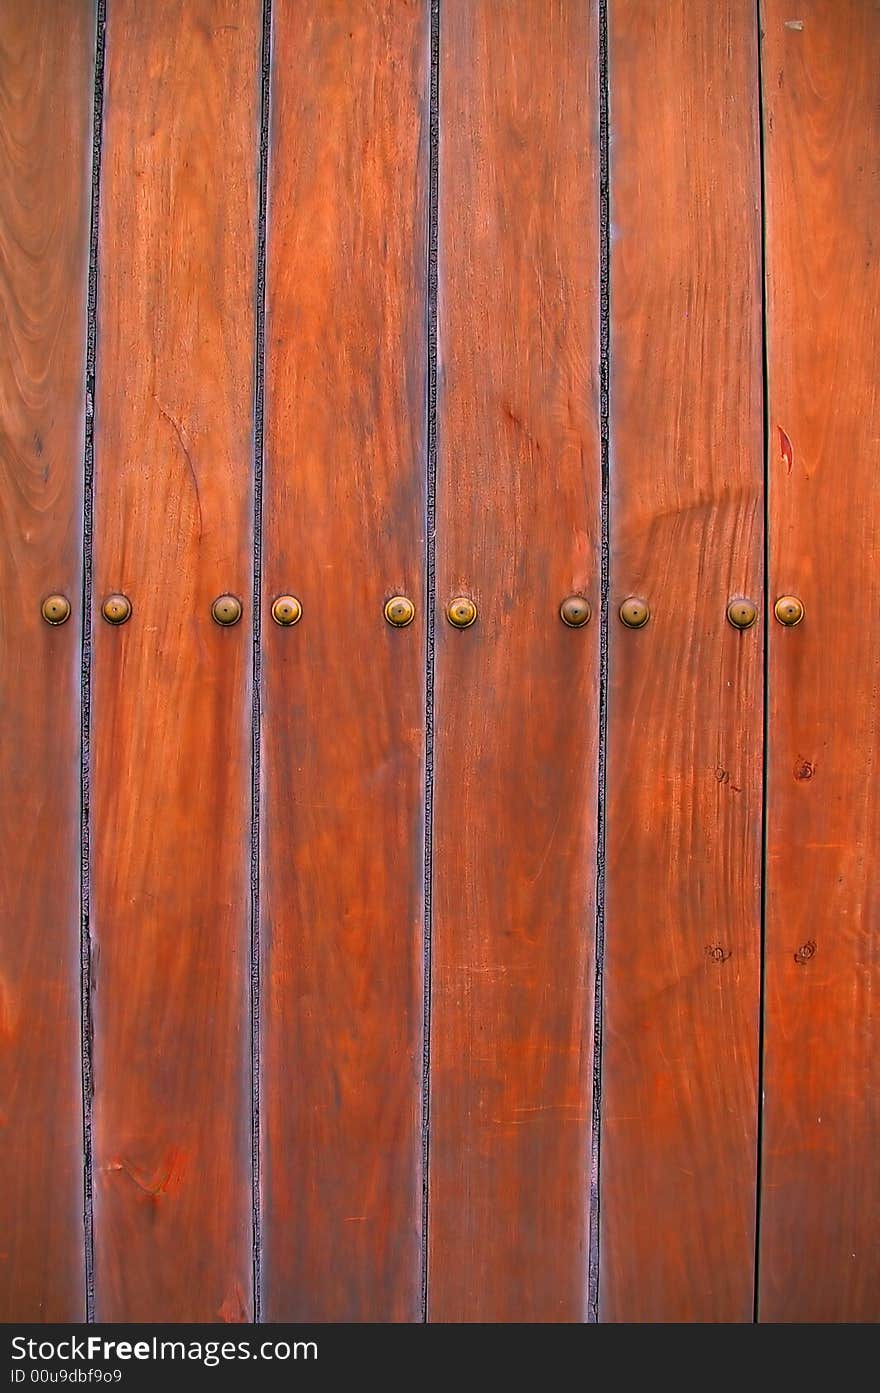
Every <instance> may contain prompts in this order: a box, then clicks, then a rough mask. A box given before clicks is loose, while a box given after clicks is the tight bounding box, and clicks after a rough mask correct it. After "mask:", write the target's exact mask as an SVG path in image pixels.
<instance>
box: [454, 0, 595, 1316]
mask: <svg viewBox="0 0 880 1393" xmlns="http://www.w3.org/2000/svg"><path fill="white" fill-rule="evenodd" d="M596 66H597V36H596V24H595V16H594V15H593V14H591V9H590V7H589V6H586V5H579V6H575V5H570V4H568V3H552V4H547V5H545V6H541V7H536V6H534V5H532V4H530V3H527V0H516V3H511V4H505V5H497V4H494V3H490V2H489V0H478V2H477V3H474V0H468V3H465V2H464V0H446V3H444V5H443V6H442V13H441V44H440V229H439V279H440V287H439V292H440V293H439V341H440V349H439V354H440V361H439V384H438V430H439V461H438V487H437V648H436V664H437V666H436V776H435V788H436V794H435V799H436V801H435V824H434V858H433V859H434V933H433V988H432V1044H431V1066H432V1067H431V1134H430V1186H429V1197H430V1198H429V1222H428V1237H429V1249H430V1251H429V1285H428V1295H429V1316H430V1318H431V1319H432V1320H435V1321H457V1320H468V1321H554V1320H555V1321H560V1320H563V1321H564V1320H573V1321H577V1320H581V1319H582V1318H583V1317H584V1315H585V1313H586V1304H587V1279H586V1268H587V1247H588V1243H587V1212H588V1191H589V1173H588V1172H589V1149H590V1107H591V1102H590V1100H591V1066H592V980H593V979H592V972H593V953H592V949H593V927H594V905H593V895H594V883H595V864H596V862H595V851H596V845H595V835H596V828H595V823H596V737H597V730H598V720H597V656H598V637H599V625H598V620H595V619H594V621H593V623H591V624H590V625H589V626H588V627H587V628H585V629H581V630H573V629H568V628H566V627H565V625H564V624H563V623H562V622H561V620H560V617H559V606H560V602H561V601H562V599H563V598H564V597H565V596H566V595H567V594H568V593H569V592H571V591H583V593H584V594H585V595H587V597H588V598H589V599H590V601H591V602H592V605H593V607H594V610H596V611H598V598H599V597H598V561H597V538H598V531H599V464H598V442H599V436H598V424H597V405H596V403H597V393H598V384H597V356H598V328H597V310H598V266H599V259H598V219H597V208H598V189H597V170H598V159H597V150H596V112H597V110H598V97H597V91H596ZM457 594H465V595H470V596H472V597H473V599H474V600H475V601H476V604H477V606H478V609H479V617H478V619H477V621H476V623H475V624H474V626H473V627H472V628H469V629H466V630H455V629H453V628H452V627H451V626H450V625H449V624H448V623H447V621H446V619H445V617H444V614H445V608H446V605H447V603H448V601H449V600H450V599H452V598H453V597H454V596H455V595H457Z"/></svg>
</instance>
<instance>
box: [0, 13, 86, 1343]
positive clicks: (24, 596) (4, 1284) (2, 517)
mask: <svg viewBox="0 0 880 1393" xmlns="http://www.w3.org/2000/svg"><path fill="white" fill-rule="evenodd" d="M94 44H95V16H94V11H93V8H92V6H91V5H90V4H80V3H74V0H63V2H62V3H57V0H39V3H35V2H34V0H7V3H6V4H5V5H4V6H3V9H2V13H0V595H2V605H0V711H2V720H3V730H4V739H3V742H2V747H0V789H2V797H0V844H2V847H3V856H2V860H0V920H2V924H3V934H2V948H0V1023H2V1024H0V1040H2V1053H0V1059H2V1067H0V1075H2V1079H3V1084H2V1090H0V1128H2V1132H0V1137H2V1140H0V1233H2V1240H0V1320H3V1321H21V1320H30V1321H35V1320H39V1321H78V1320H82V1319H83V1315H84V1311H85V1290H84V1251H85V1250H84V1234H83V1170H82V1167H83V1121H82V1074H81V1042H80V927H79V922H80V910H79V844H80V831H79V821H80V817H79V734H80V732H79V727H80V690H79V687H80V636H81V629H82V606H81V601H80V594H81V590H82V561H81V536H82V460H83V423H84V419H85V338H86V317H85V302H86V282H87V274H88V221H89V190H90V182H91V140H90V135H91V113H92V83H93V68H94ZM53 592H61V593H63V594H65V595H66V596H67V597H68V599H69V600H70V603H71V605H72V615H71V618H70V619H69V620H68V622H67V624H65V625H64V626H63V627H61V628H52V627H50V626H49V625H48V624H46V623H45V622H44V621H43V619H42V617H41V614H40V606H41V603H42V601H43V599H44V598H45V596H46V595H48V594H52V593H53Z"/></svg>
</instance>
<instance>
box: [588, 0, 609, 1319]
mask: <svg viewBox="0 0 880 1393" xmlns="http://www.w3.org/2000/svg"><path fill="white" fill-rule="evenodd" d="M608 147H609V77H608V0H599V452H600V467H601V479H602V483H601V501H600V512H601V526H602V540H601V548H600V568H599V592H600V617H599V771H598V806H597V812H596V970H595V979H594V997H593V1125H592V1135H591V1154H590V1233H589V1264H590V1267H589V1292H588V1319H589V1320H590V1321H591V1322H595V1321H598V1319H599V1259H600V1253H599V1162H600V1141H601V1136H600V1133H601V1125H602V1005H603V991H604V984H605V792H606V771H607V740H608V595H609V584H610V539H609V507H610V503H609V498H610V458H611V426H610V400H609V388H610V372H611V286H610V275H611V225H610V214H611V190H610V182H609V180H610V163H609V148H608Z"/></svg>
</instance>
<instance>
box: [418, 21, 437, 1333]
mask: <svg viewBox="0 0 880 1393" xmlns="http://www.w3.org/2000/svg"><path fill="white" fill-rule="evenodd" d="M430 70H431V80H430V97H429V115H428V145H429V149H428V296H427V389H428V390H427V420H426V428H427V442H426V444H427V480H426V488H425V887H424V903H425V919H424V946H423V953H424V961H423V973H424V1005H423V1010H424V1018H423V1024H422V1320H423V1321H427V1319H428V1162H429V1122H430V1110H431V936H432V929H433V887H434V876H433V871H434V867H433V834H434V609H435V605H436V598H437V581H436V565H437V547H436V536H435V534H436V526H437V257H438V195H439V185H440V163H439V155H440V0H431V35H430Z"/></svg>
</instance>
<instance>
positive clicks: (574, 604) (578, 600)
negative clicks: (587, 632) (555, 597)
mask: <svg viewBox="0 0 880 1393" xmlns="http://www.w3.org/2000/svg"><path fill="white" fill-rule="evenodd" d="M592 614H593V611H592V609H591V608H590V602H589V600H585V599H584V597H583V595H567V596H566V597H565V599H564V600H563V601H562V604H561V605H560V606H559V618H560V619H561V620H562V622H563V624H567V625H568V627H569V628H570V629H582V628H583V626H584V625H585V624H589V622H590V619H591V617H592Z"/></svg>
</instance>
